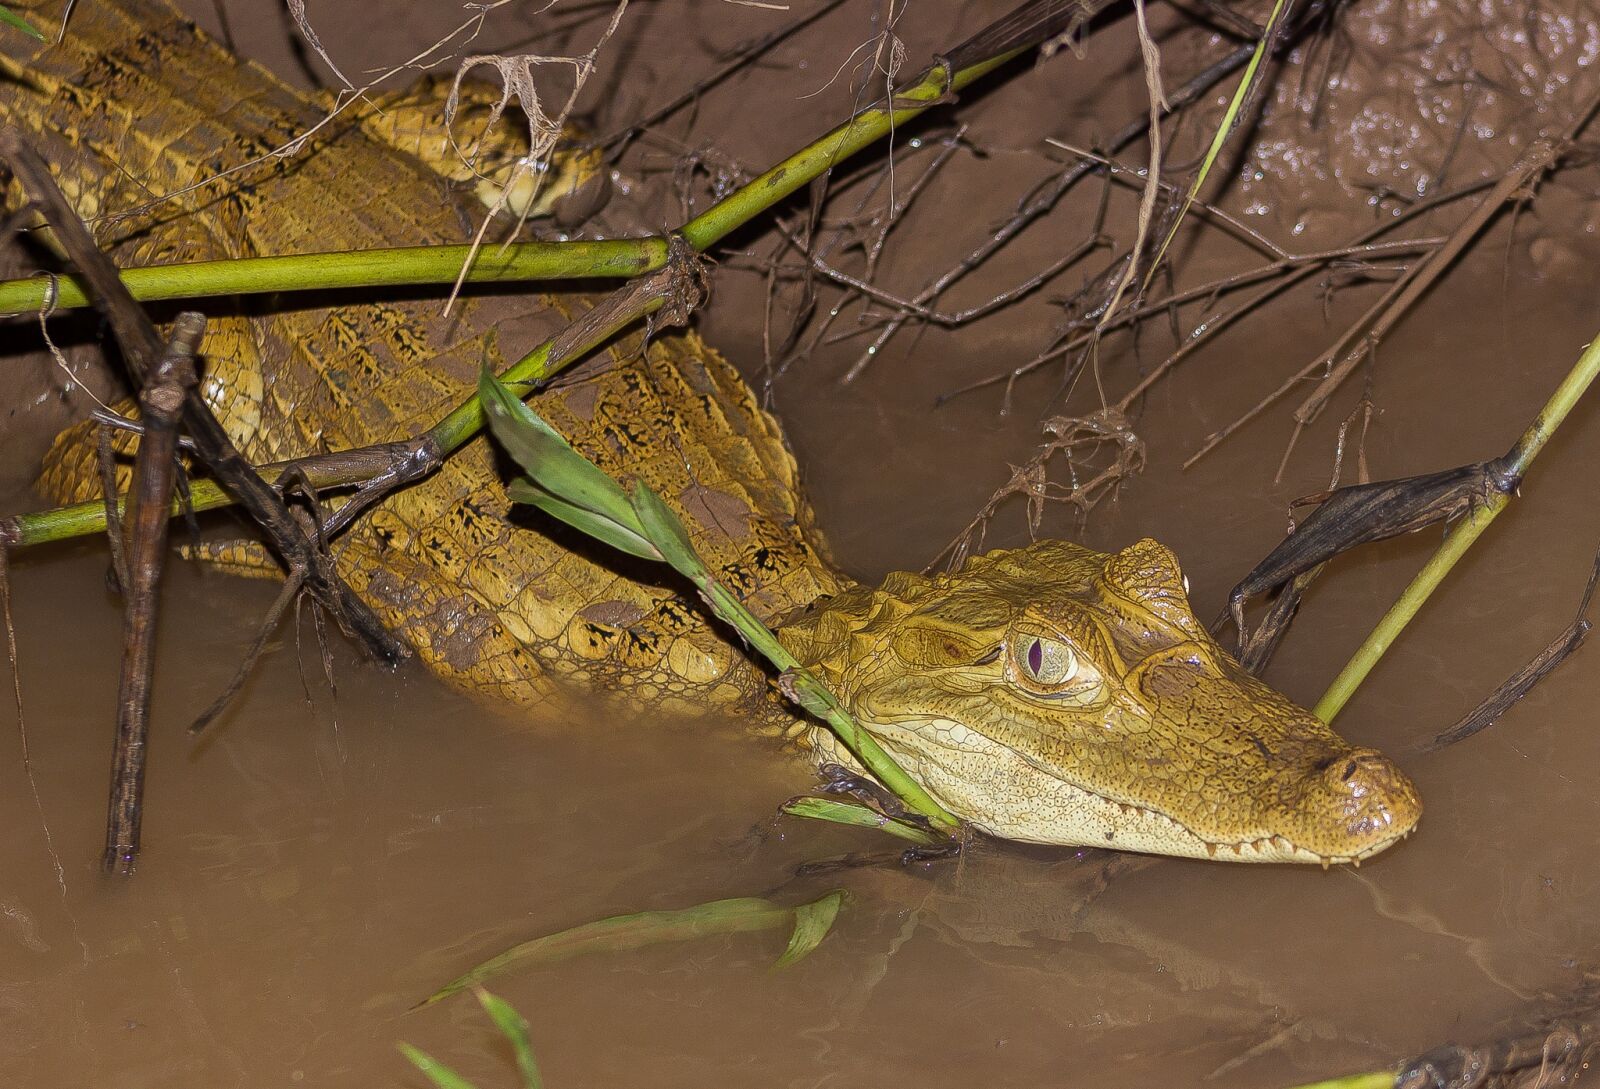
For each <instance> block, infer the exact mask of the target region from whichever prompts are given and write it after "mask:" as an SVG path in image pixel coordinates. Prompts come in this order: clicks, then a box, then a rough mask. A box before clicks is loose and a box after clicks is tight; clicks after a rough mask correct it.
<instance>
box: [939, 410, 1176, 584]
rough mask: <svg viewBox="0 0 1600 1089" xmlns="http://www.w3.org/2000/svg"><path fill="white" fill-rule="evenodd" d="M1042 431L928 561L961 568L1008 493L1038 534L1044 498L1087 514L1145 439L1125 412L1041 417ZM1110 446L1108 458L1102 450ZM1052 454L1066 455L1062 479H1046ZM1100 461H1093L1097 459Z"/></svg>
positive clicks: (1140, 455)
mask: <svg viewBox="0 0 1600 1089" xmlns="http://www.w3.org/2000/svg"><path fill="white" fill-rule="evenodd" d="M1044 432H1045V435H1046V436H1047V437H1046V439H1045V441H1044V442H1043V443H1041V444H1040V446H1039V448H1038V449H1037V450H1036V451H1035V452H1034V455H1033V457H1031V458H1029V459H1028V460H1027V461H1026V462H1024V463H1023V464H1021V465H1013V466H1012V467H1011V479H1010V480H1008V481H1006V482H1005V483H1004V484H1002V485H1001V486H1000V487H999V488H998V489H996V491H995V492H994V494H993V495H991V496H990V497H989V501H988V502H987V503H985V504H984V506H983V509H982V510H980V511H979V512H978V513H977V515H976V516H975V517H974V518H973V519H972V521H971V522H969V523H968V524H967V527H966V528H965V529H964V530H962V531H961V534H960V535H959V536H957V537H956V539H955V540H953V541H951V542H950V544H948V545H947V546H945V549H944V551H942V552H940V553H939V555H937V556H935V557H934V558H933V562H932V564H930V566H939V565H942V566H943V567H944V568H945V569H946V570H953V569H955V568H957V567H960V566H961V564H962V563H963V562H964V561H965V560H966V558H967V557H968V556H970V555H972V554H973V553H974V552H976V551H978V550H979V549H981V548H982V547H983V541H984V536H985V534H986V532H987V529H988V525H989V522H990V520H991V519H992V518H993V517H994V515H995V513H996V512H997V511H998V510H999V508H1000V505H1001V504H1002V503H1004V502H1005V501H1006V500H1007V499H1010V498H1011V497H1012V496H1020V497H1021V498H1022V499H1023V500H1024V501H1025V503H1026V504H1027V512H1028V529H1029V532H1030V533H1037V532H1038V530H1039V526H1040V523H1041V521H1042V520H1043V518H1044V510H1045V504H1046V503H1065V504H1067V505H1068V506H1071V507H1073V508H1075V509H1076V510H1077V511H1078V513H1079V514H1080V515H1086V514H1088V513H1089V511H1091V510H1093V509H1094V507H1095V506H1096V505H1097V504H1098V503H1099V502H1100V501H1101V500H1103V499H1105V498H1106V497H1108V496H1110V495H1111V494H1112V493H1113V492H1114V491H1115V490H1116V487H1117V485H1118V483H1120V482H1121V481H1122V480H1123V479H1124V478H1126V477H1127V476H1128V475H1129V474H1131V473H1136V472H1138V471H1139V470H1140V469H1141V468H1142V467H1143V465H1144V442H1143V440H1141V439H1140V438H1139V436H1138V435H1137V434H1135V433H1134V431H1133V428H1132V426H1131V425H1130V424H1129V422H1128V419H1127V417H1125V416H1123V415H1122V414H1121V413H1120V412H1117V411H1115V410H1105V411H1101V412H1098V413H1096V414H1094V415H1093V416H1087V417H1082V418H1073V417H1068V416H1055V417H1052V418H1050V419H1048V420H1046V421H1045V422H1044ZM1107 450H1110V451H1111V454H1110V459H1109V461H1107V460H1105V458H1104V457H1103V456H1099V455H1103V454H1104V452H1105V451H1107ZM1056 454H1064V455H1065V457H1066V468H1067V479H1066V481H1065V482H1061V481H1055V480H1051V479H1050V473H1049V463H1050V460H1051V459H1052V458H1053V457H1055V455H1056ZM1097 460H1098V461H1099V462H1100V464H1096V461H1097Z"/></svg>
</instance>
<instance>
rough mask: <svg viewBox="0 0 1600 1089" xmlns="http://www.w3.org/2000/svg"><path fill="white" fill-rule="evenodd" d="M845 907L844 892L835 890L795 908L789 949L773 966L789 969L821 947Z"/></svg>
mask: <svg viewBox="0 0 1600 1089" xmlns="http://www.w3.org/2000/svg"><path fill="white" fill-rule="evenodd" d="M843 905H844V890H843V889H834V890H833V891H832V892H830V893H827V894H825V895H823V896H821V897H819V898H818V899H816V900H813V901H811V903H809V904H801V905H800V906H799V907H797V908H795V909H794V930H793V931H792V932H791V933H790V935H789V947H788V948H787V949H785V950H784V951H783V956H781V957H779V958H778V959H777V960H776V961H775V962H774V963H773V965H772V966H773V967H774V968H787V967H789V965H791V964H793V963H795V962H796V961H798V960H800V959H801V958H802V957H804V956H806V955H807V954H808V953H810V952H811V951H812V950H813V949H815V948H816V947H817V946H819V945H821V944H822V939H823V938H826V937H827V936H828V931H829V930H831V929H832V928H833V921H834V920H835V919H837V918H838V917H839V908H840V907H842V906H843Z"/></svg>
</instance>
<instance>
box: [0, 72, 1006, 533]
mask: <svg viewBox="0 0 1600 1089" xmlns="http://www.w3.org/2000/svg"><path fill="white" fill-rule="evenodd" d="M1022 52H1023V50H1021V49H1013V50H1010V51H1008V52H1005V53H1002V54H999V55H997V56H994V57H990V58H986V59H984V60H981V61H978V62H976V63H974V64H972V65H969V66H967V67H966V68H963V69H961V70H960V71H958V72H956V73H955V75H954V76H953V77H951V79H950V80H949V82H948V85H947V83H946V80H945V74H944V71H943V69H941V68H937V67H935V68H933V69H931V70H930V71H929V72H928V73H927V74H926V75H925V76H923V77H922V78H921V79H920V80H919V81H918V82H917V83H916V84H914V85H913V86H911V87H908V88H905V89H903V90H901V91H899V92H897V93H896V98H895V102H896V103H900V104H902V105H901V106H900V107H899V108H896V109H892V110H891V109H885V108H882V107H875V108H872V109H868V110H865V111H863V112H862V113H860V114H858V115H857V116H856V117H854V118H852V119H851V120H850V121H849V122H847V123H846V124H844V125H841V126H839V127H838V128H836V129H834V130H833V131H832V132H830V133H828V134H827V135H826V136H823V137H822V138H821V139H820V140H817V141H815V142H813V143H812V144H810V145H808V146H807V147H806V148H804V149H802V150H801V151H799V152H797V153H796V154H794V155H791V156H790V157H789V158H787V159H785V160H784V161H783V162H781V163H779V164H778V165H777V166H775V167H773V168H772V169H771V170H768V171H767V172H766V173H764V174H762V175H761V176H760V177H758V178H756V179H755V180H754V181H752V182H750V183H749V184H748V185H745V186H743V187H742V188H740V189H739V190H738V191H737V192H735V193H732V194H730V195H729V196H728V197H726V198H724V199H723V200H722V201H720V202H719V203H718V204H716V205H715V206H713V207H712V208H710V209H708V210H707V211H705V212H704V213H702V214H701V215H699V216H697V217H695V218H694V219H692V220H690V221H689V223H687V224H685V225H684V228H683V231H682V235H683V237H684V238H685V239H687V240H688V242H689V244H690V245H691V246H693V247H694V248H695V249H696V250H697V251H703V250H705V249H706V248H707V247H709V246H711V245H713V244H714V243H716V242H717V241H718V240H720V239H722V238H723V237H725V236H726V235H727V234H728V233H729V232H730V231H733V230H736V229H737V228H739V227H741V226H743V225H744V224H746V223H748V222H749V221H750V220H751V219H753V218H755V217H756V216H757V215H759V214H761V213H762V212H763V211H765V210H766V209H768V208H771V207H772V206H773V205H774V204H776V203H778V202H779V201H780V200H782V199H783V198H784V197H786V196H788V195H789V194H791V193H793V192H794V191H795V190H797V189H799V188H800V187H802V186H804V185H807V184H809V183H810V182H811V181H812V180H813V179H814V178H816V177H817V176H818V175H820V174H822V173H823V172H825V171H826V170H828V169H829V168H830V167H832V166H833V165H834V164H835V163H837V162H839V161H840V160H842V159H845V158H847V157H848V156H850V155H853V154H855V153H856V152H857V151H860V150H862V149H863V148H865V147H867V146H868V145H869V144H871V143H873V142H874V141H875V140H878V139H880V138H881V137H883V136H885V135H887V134H888V133H889V132H891V131H893V129H894V127H895V126H897V125H901V124H905V123H906V122H907V121H910V120H911V119H912V118H913V117H916V116H917V115H918V114H919V113H921V112H922V111H923V110H924V109H926V108H927V107H928V106H929V105H932V104H933V103H934V101H936V100H937V99H939V98H940V97H941V96H942V95H943V93H944V92H945V90H946V89H947V86H948V88H949V89H957V90H958V89H960V88H962V87H965V86H966V85H967V84H969V83H971V82H972V81H973V80H975V79H978V78H979V77H980V76H983V75H985V74H987V73H988V72H990V71H992V70H993V69H995V68H996V67H998V66H999V65H1002V64H1004V63H1005V62H1006V61H1008V60H1010V59H1011V58H1013V57H1015V56H1017V55H1018V54H1020V53H1022ZM905 103H918V105H904V104H905ZM640 244H641V243H628V244H627V245H640ZM645 244H649V245H651V246H659V254H658V252H657V251H656V250H654V249H652V250H651V251H650V254H649V255H648V256H649V260H650V262H652V263H651V264H649V265H646V266H641V267H639V268H638V269H637V270H636V271H638V272H645V271H651V270H653V269H654V268H655V267H657V266H658V265H659V264H661V263H664V262H665V260H666V254H667V249H668V247H667V243H666V242H665V241H664V240H662V239H647V240H645ZM527 245H536V246H543V247H544V249H542V250H533V251H529V252H530V253H532V254H533V255H534V257H536V258H539V259H540V260H554V259H555V258H553V257H549V256H548V255H547V256H546V257H539V255H540V254H547V251H548V250H549V249H550V247H551V246H552V245H556V244H549V243H529V244H527ZM559 245H561V246H562V247H566V246H572V245H577V244H576V243H562V244H559ZM584 245H590V246H596V245H600V246H603V245H606V244H605V243H585V244H584ZM440 251H441V252H449V253H450V254H451V255H452V256H451V257H450V258H449V259H447V260H444V261H442V262H441V263H440V265H439V266H438V267H436V268H435V269H434V274H436V275H437V274H438V273H440V272H442V271H443V269H444V268H446V267H448V269H449V275H448V276H446V277H444V278H442V279H437V280H422V281H417V280H409V279H406V278H405V275H404V274H401V273H397V272H395V271H394V270H388V271H387V272H386V274H387V275H389V276H390V277H391V278H389V279H385V280H381V281H373V280H361V281H358V280H356V279H354V278H343V279H339V280H338V281H337V283H338V285H339V286H344V287H356V286H361V284H364V283H373V282H380V283H384V284H390V285H393V284H404V283H417V282H423V283H448V282H450V281H451V280H453V279H454V277H455V275H456V273H457V272H458V271H459V270H460V261H461V256H462V254H463V252H464V251H463V248H462V247H448V246H447V247H442V248H441V250H440ZM411 252H413V251H411V250H379V251H367V252H365V253H353V254H342V255H341V254H318V255H314V256H316V257H317V258H319V259H320V260H321V261H322V262H323V263H322V265H321V271H322V273H323V274H325V275H336V274H337V275H340V276H343V275H344V273H342V272H340V271H339V270H340V269H341V267H342V263H343V262H344V261H346V260H348V261H350V262H354V263H359V264H362V265H365V266H368V267H371V266H372V265H373V262H372V261H370V260H369V258H370V257H371V255H372V254H386V253H387V254H393V253H411ZM517 252H520V250H519V248H518V247H512V250H511V251H510V252H509V253H508V256H507V257H506V258H504V260H507V261H510V260H513V259H514V257H515V254H516V253H517ZM561 252H566V251H565V249H564V248H563V249H562V250H560V251H558V253H561ZM604 252H611V251H604ZM618 252H622V251H618ZM271 260H290V259H288V258H284V259H271ZM493 260H500V259H497V258H493V254H491V253H486V254H483V255H480V257H479V258H478V263H477V264H476V265H475V266H474V273H475V274H476V273H477V272H478V270H479V266H481V265H483V264H484V262H486V261H490V262H491V263H490V264H489V266H488V267H489V269H490V270H491V273H492V272H493V270H494V269H496V268H499V267H501V266H499V265H496V264H494V263H492V261H493ZM227 264H228V262H207V263H206V264H204V265H188V266H167V267H165V268H160V269H128V270H126V271H125V272H124V273H123V279H124V282H127V283H128V284H129V290H130V291H132V293H133V296H134V298H136V299H147V298H152V297H154V296H149V295H144V294H141V291H142V290H148V289H149V287H150V284H149V283H148V282H147V281H141V280H140V277H139V276H138V275H136V274H148V275H149V276H152V277H153V276H155V275H156V274H157V273H161V274H169V273H170V274H172V275H183V274H185V273H186V272H188V271H190V270H205V275H206V276H215V275H220V274H221V273H220V272H219V266H225V265H227ZM380 271H382V270H381V269H380ZM552 274H553V273H549V272H545V273H541V274H540V275H552ZM616 274H618V273H605V275H616ZM469 278H471V279H475V278H476V275H474V276H473V277H469ZM486 278H490V279H493V278H500V279H511V278H513V277H511V276H510V275H506V276H498V277H497V276H494V275H489V276H487V277H486ZM330 283H331V281H330ZM294 286H296V287H300V288H307V287H318V286H322V283H321V282H313V281H310V280H307V279H303V278H300V279H297V281H296V283H295V284H294ZM66 287H67V284H66V282H63V284H62V299H60V300H59V301H58V304H57V305H58V306H66V305H68V302H67V300H66ZM280 289H281V287H274V288H262V290H280ZM6 290H13V291H31V292H32V293H33V294H32V295H31V296H28V297H29V298H32V300H33V301H32V302H31V303H28V304H27V305H25V306H23V307H22V309H23V310H24V311H26V310H31V309H35V308H37V307H38V306H39V305H40V302H41V301H42V297H43V293H42V288H41V285H40V283H39V281H38V280H37V279H34V280H23V281H12V282H10V283H6V284H0V298H4V297H5V296H4V294H3V293H4V292H5V291H6ZM248 290H251V289H250V288H248V287H242V286H240V285H238V284H234V285H232V286H231V287H230V288H229V289H228V291H227V292H222V291H217V292H210V289H209V288H208V287H207V286H206V285H205V283H204V281H203V279H202V278H201V277H200V276H199V275H198V274H197V275H195V276H194V277H193V278H192V279H191V281H190V295H189V296H185V297H192V295H193V294H195V293H199V294H205V293H216V294H223V293H230V294H237V293H239V292H242V291H248ZM18 297H22V296H18ZM160 297H162V298H172V297H177V296H174V295H162V296H160ZM660 305H661V303H660V301H659V300H658V301H656V302H655V303H654V304H653V305H652V306H651V307H649V308H648V309H655V308H657V307H659V306H660ZM6 309H8V307H7V306H6V305H3V304H0V311H4V310H6ZM12 309H14V308H12ZM627 320H631V319H624V320H621V321H619V322H618V323H617V324H616V325H614V326H613V327H612V328H611V329H610V330H609V332H608V333H607V336H609V335H611V334H612V333H615V332H617V331H618V330H620V329H621V328H622V327H623V325H625V324H626V321H627ZM591 339H592V341H593V343H592V344H591V345H590V347H592V346H593V345H594V344H598V343H601V342H603V340H604V339H605V338H604V337H601V338H591ZM550 348H551V342H550V341H546V342H545V343H543V344H541V345H539V346H538V347H537V348H535V349H534V350H533V351H531V352H529V353H528V354H527V355H525V356H523V357H522V359H520V360H518V361H517V362H516V363H515V364H513V365H512V366H511V367H510V368H508V369H507V370H506V371H505V372H504V373H503V374H501V376H500V377H501V379H502V380H503V381H506V382H514V383H524V382H538V381H540V380H543V379H545V378H548V377H549V376H550V375H551V374H554V373H555V372H556V371H557V370H559V369H560V367H561V366H564V365H566V364H567V363H568V362H571V361H572V360H573V359H575V358H577V355H578V353H573V354H571V355H568V356H567V357H565V358H563V359H561V360H559V361H557V365H555V366H552V365H551V364H550ZM483 424H484V418H483V407H482V405H480V404H479V402H478V398H477V396H476V395H474V396H472V397H469V398H468V399H466V400H465V401H463V402H462V403H461V404H460V405H459V406H457V407H456V408H455V409H454V410H453V411H452V412H451V413H450V414H449V415H447V416H446V417H444V419H442V420H440V421H439V422H438V423H437V424H435V425H434V426H433V427H431V428H429V433H430V434H431V435H432V436H433V437H434V438H435V439H436V440H437V441H438V442H439V443H440V445H441V447H442V448H443V449H444V451H445V452H446V453H449V452H451V451H454V450H456V449H458V448H459V447H460V446H461V445H463V444H464V443H466V442H467V441H468V440H469V439H471V438H472V437H473V436H474V435H476V434H477V433H478V432H479V431H481V430H482V429H483ZM364 479H366V474H365V473H357V474H352V475H350V476H335V477H328V478H324V479H313V481H312V483H313V484H315V485H316V486H317V487H319V488H338V487H341V486H349V485H352V484H359V483H361V482H362V481H363V480H364ZM232 502H233V500H232V498H231V497H230V496H229V495H228V494H227V493H226V492H225V491H223V490H222V489H221V488H220V487H218V486H217V485H215V484H214V483H212V482H210V481H205V480H200V481H195V482H194V484H193V485H192V486H191V505H192V509H193V510H196V511H206V510H215V509H217V508H219V507H224V506H228V505H229V504H231V503H232ZM118 503H119V509H120V505H121V500H119V501H118ZM173 513H174V514H177V513H180V512H179V511H178V510H177V509H176V508H175V509H174V511H173ZM104 529H105V505H104V504H103V503H101V502H100V501H99V500H96V501H94V502H90V503H79V504H76V505H74V506H68V507H59V508H56V509H54V510H47V511H40V512H36V513H32V514H23V515H17V516H15V517H13V518H10V519H3V520H0V543H3V544H6V545H9V546H11V547H18V548H21V547H27V546H30V545H37V544H44V543H46V542H49V541H59V540H65V539H67V538H70V537H81V536H87V535H89V534H93V533H99V532H101V531H103V530H104Z"/></svg>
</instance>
